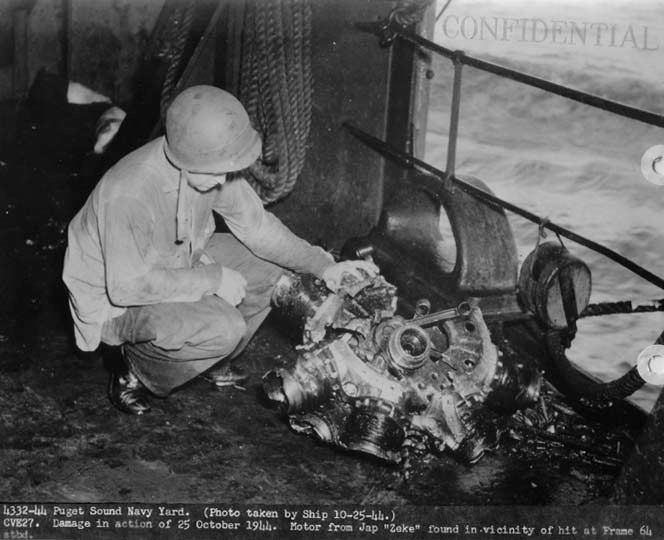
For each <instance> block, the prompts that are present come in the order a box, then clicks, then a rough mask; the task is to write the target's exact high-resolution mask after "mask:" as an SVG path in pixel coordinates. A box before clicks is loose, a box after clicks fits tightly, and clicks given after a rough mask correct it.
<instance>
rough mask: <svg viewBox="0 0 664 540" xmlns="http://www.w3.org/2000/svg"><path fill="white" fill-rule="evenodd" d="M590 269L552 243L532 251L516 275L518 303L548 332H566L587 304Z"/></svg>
mask: <svg viewBox="0 0 664 540" xmlns="http://www.w3.org/2000/svg"><path fill="white" fill-rule="evenodd" d="M591 288H592V279H591V274H590V269H589V268H588V266H587V265H586V263H584V262H583V261H582V260H581V259H578V258H577V257H574V256H573V255H571V254H570V253H569V251H567V249H566V248H565V247H563V246H561V245H560V244H557V243H555V242H546V243H544V244H541V245H540V246H539V247H538V248H537V249H535V250H534V251H533V252H532V253H530V255H528V257H526V260H525V261H524V263H523V266H522V267H521V274H520V275H519V299H520V301H521V303H522V305H523V307H524V308H525V309H526V310H527V311H530V312H531V313H533V314H535V315H536V316H537V317H538V318H539V319H540V321H541V322H542V323H543V324H544V325H545V326H547V327H548V328H555V329H563V328H567V327H568V326H569V325H570V324H571V323H572V322H573V321H576V320H577V319H578V317H579V315H580V314H581V313H582V312H583V310H585V309H586V307H587V306H588V302H589V301H590V292H591Z"/></svg>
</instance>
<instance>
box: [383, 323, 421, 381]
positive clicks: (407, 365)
mask: <svg viewBox="0 0 664 540" xmlns="http://www.w3.org/2000/svg"><path fill="white" fill-rule="evenodd" d="M388 351H389V353H390V360H391V361H392V363H393V365H394V366H395V367H397V368H399V369H402V370H405V371H412V370H415V369H418V368H420V367H422V366H423V365H424V363H425V362H426V360H427V358H428V357H429V353H430V351H431V341H430V340H429V335H428V334H427V333H426V332H425V331H424V330H423V329H422V328H420V327H419V326H415V325H411V324H406V325H404V326H401V327H399V328H397V329H396V330H395V331H394V332H392V335H391V336H390V340H389V342H388Z"/></svg>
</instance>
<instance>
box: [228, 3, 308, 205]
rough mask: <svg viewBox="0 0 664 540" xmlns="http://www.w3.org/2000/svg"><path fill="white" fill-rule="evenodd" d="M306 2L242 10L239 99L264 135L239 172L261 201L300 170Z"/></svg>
mask: <svg viewBox="0 0 664 540" xmlns="http://www.w3.org/2000/svg"><path fill="white" fill-rule="evenodd" d="M311 17H312V14H311V5H310V3H309V0H254V1H253V2H251V3H249V4H248V6H247V10H246V13H245V21H244V34H243V39H242V60H241V80H240V91H239V97H240V101H242V103H243V104H244V106H245V107H246V109H247V112H248V113H249V117H250V118H251V121H252V124H253V125H254V127H255V128H256V129H257V130H258V131H259V132H260V133H261V136H262V139H263V154H262V156H261V158H260V159H259V160H258V161H257V162H256V163H255V164H254V165H252V166H251V167H250V168H249V169H247V170H246V171H243V172H242V175H243V176H244V177H245V178H247V180H248V181H249V182H250V183H251V184H252V186H253V187H254V189H255V190H256V192H257V193H258V194H259V196H260V197H261V199H262V200H263V202H264V203H265V204H268V203H271V202H274V201H277V200H279V199H281V198H283V197H285V196H286V195H288V194H289V193H290V192H291V191H292V190H293V187H294V186H295V182H296V180H297V178H298V176H299V175H300V173H301V172H302V168H303V167H304V160H305V158H306V151H307V142H308V138H309V131H310V128H311V104H312V89H313V77H312V73H311Z"/></svg>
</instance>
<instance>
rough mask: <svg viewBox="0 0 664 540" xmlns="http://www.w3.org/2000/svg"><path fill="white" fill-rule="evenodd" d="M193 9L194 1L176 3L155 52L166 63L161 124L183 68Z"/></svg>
mask: <svg viewBox="0 0 664 540" xmlns="http://www.w3.org/2000/svg"><path fill="white" fill-rule="evenodd" d="M195 9H196V2H195V1H194V0H188V1H187V2H186V3H178V5H176V6H175V7H174V8H173V10H172V12H171V14H170V16H169V19H168V23H167V24H166V28H165V29H164V30H163V34H162V39H161V44H160V47H159V50H158V52H157V57H158V58H161V59H162V60H166V61H167V62H168V66H167V68H166V75H165V76H164V82H163V84H162V87H161V96H160V100H159V112H160V114H161V120H162V122H164V121H165V119H166V111H167V110H168V106H169V105H170V104H171V101H172V100H173V97H174V96H173V92H174V91H175V87H176V85H177V82H178V79H179V77H180V73H181V72H182V69H183V67H184V66H183V60H184V59H183V56H184V50H185V46H186V44H187V39H189V31H190V30H191V24H192V21H193V20H194V11H195Z"/></svg>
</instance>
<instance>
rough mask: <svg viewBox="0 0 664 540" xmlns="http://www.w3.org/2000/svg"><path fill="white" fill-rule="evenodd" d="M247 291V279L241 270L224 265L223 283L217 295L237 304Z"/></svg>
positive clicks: (231, 303) (233, 304)
mask: <svg viewBox="0 0 664 540" xmlns="http://www.w3.org/2000/svg"><path fill="white" fill-rule="evenodd" d="M246 293H247V280H246V279H244V276H243V275H242V274H240V272H236V271H235V270H233V269H232V268H227V267H226V266H224V267H223V268H222V270H221V283H220V284H219V288H218V289H217V292H216V295H217V296H219V297H220V298H223V299H224V300H226V302H228V303H229V304H230V305H231V306H237V305H238V304H239V303H240V302H242V299H243V298H244V296H245V294H246Z"/></svg>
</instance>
